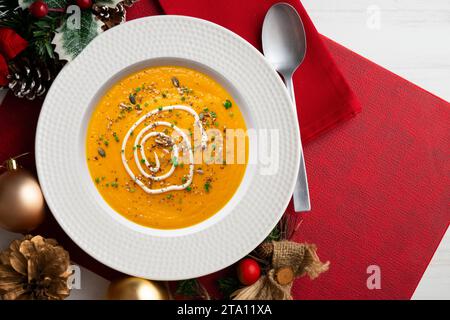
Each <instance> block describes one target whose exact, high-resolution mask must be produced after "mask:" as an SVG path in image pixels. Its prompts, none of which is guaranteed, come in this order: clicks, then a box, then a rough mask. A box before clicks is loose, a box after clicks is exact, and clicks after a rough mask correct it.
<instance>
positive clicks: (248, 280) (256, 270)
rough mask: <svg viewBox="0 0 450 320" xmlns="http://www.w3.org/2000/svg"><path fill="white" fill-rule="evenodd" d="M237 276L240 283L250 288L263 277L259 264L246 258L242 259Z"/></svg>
mask: <svg viewBox="0 0 450 320" xmlns="http://www.w3.org/2000/svg"><path fill="white" fill-rule="evenodd" d="M237 274H238V278H239V281H240V282H241V283H242V284H244V285H246V286H249V285H251V284H254V283H255V282H256V281H258V279H259V276H260V275H261V268H260V267H259V264H258V262H256V261H255V260H253V259H250V258H245V259H242V260H241V261H240V262H239V264H238V267H237Z"/></svg>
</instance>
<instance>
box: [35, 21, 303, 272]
mask: <svg viewBox="0 0 450 320" xmlns="http://www.w3.org/2000/svg"><path fill="white" fill-rule="evenodd" d="M169 64H171V65H173V64H178V65H182V66H188V67H191V68H195V69H197V70H199V71H202V72H204V73H207V74H209V75H211V76H212V77H214V78H215V79H216V80H217V81H219V82H220V83H221V84H222V85H224V86H225V87H226V88H227V89H228V90H229V92H230V93H231V94H232V95H233V97H234V98H235V100H236V101H237V103H238V104H239V105H240V107H241V110H242V112H243V114H244V117H245V119H246V122H247V126H248V127H249V128H254V129H274V130H276V131H278V133H279V141H280V143H279V159H280V161H279V166H278V169H277V170H276V172H275V174H269V175H267V174H266V175H263V174H261V170H262V169H263V165H262V164H260V163H258V161H256V160H257V149H258V148H257V147H256V146H257V143H256V139H255V138H253V137H251V138H250V154H249V161H250V162H251V163H250V164H249V165H248V168H247V170H246V173H245V177H244V180H243V182H242V184H241V186H240V187H239V189H238V191H237V192H236V194H235V196H234V197H233V198H232V200H231V201H230V202H229V203H228V204H227V205H226V206H225V207H224V208H223V209H222V210H221V211H220V212H219V213H217V214H216V215H214V216H213V217H212V218H210V219H208V220H206V221H204V222H202V223H200V224H198V225H195V226H193V227H189V228H185V229H179V230H156V229H151V228H145V227H142V226H138V225H136V224H134V223H132V222H130V221H128V220H126V219H125V218H123V217H122V216H121V215H119V214H118V213H116V212H115V211H114V210H113V209H111V208H110V207H109V206H108V205H107V204H106V202H105V201H104V200H103V199H102V198H101V196H100V195H99V193H98V192H97V190H96V188H95V186H94V184H93V182H92V180H91V178H90V176H89V172H88V168H87V163H86V151H85V138H86V127H87V122H88V120H89V118H90V115H91V113H92V109H93V107H94V106H95V104H96V102H97V101H98V99H99V97H100V96H101V95H102V94H103V93H104V92H105V90H107V89H108V88H109V87H110V86H111V85H112V84H113V83H115V82H116V81H117V80H119V79H120V78H122V77H123V76H125V75H127V74H129V73H130V72H134V71H136V70H139V69H142V68H145V67H147V66H152V65H169ZM290 103H291V102H290V100H289V97H288V95H287V92H286V90H285V88H284V85H283V83H282V81H281V79H280V78H279V76H278V75H277V73H276V72H275V71H274V70H273V69H272V68H271V67H270V65H269V64H268V63H267V62H266V61H265V60H264V58H263V56H262V55H261V54H260V53H259V52H258V51H257V50H256V49H255V48H253V47H252V46H251V45H250V44H248V43H247V42H246V41H244V40H243V39H242V38H240V37H239V36H237V35H236V34H234V33H232V32H231V31H228V30H226V29H224V28H222V27H220V26H218V25H215V24H213V23H210V22H207V21H204V20H199V19H194V18H189V17H182V16H157V17H149V18H144V19H139V20H135V21H131V22H128V23H125V24H124V25H121V26H118V27H115V28H113V29H112V30H109V31H107V32H105V33H103V34H102V35H100V36H99V37H97V38H96V39H95V40H94V41H92V43H91V44H89V46H88V47H87V48H86V49H85V50H83V52H82V53H81V54H80V55H79V56H78V57H77V58H76V59H75V60H74V61H72V62H71V63H70V64H68V65H67V66H66V67H65V68H64V69H63V70H62V71H61V73H60V74H59V76H58V77H57V79H56V80H55V82H54V84H53V85H52V87H51V89H50V91H49V92H48V94H47V97H46V99H45V103H44V106H43V108H42V112H41V115H40V118H39V124H38V129H37V135H36V163H37V170H38V175H39V181H40V183H41V186H42V189H43V191H44V195H45V198H46V200H47V203H48V205H49V207H50V209H51V211H52V212H53V214H54V216H55V218H56V219H57V221H58V222H59V224H60V225H61V226H62V228H63V229H64V230H65V231H66V233H67V234H68V235H69V236H70V237H71V238H72V239H73V240H74V241H75V242H76V243H77V244H78V245H79V246H80V247H81V248H82V249H83V250H85V251H86V252H87V253H88V254H90V255H91V256H93V257H94V258H96V259H97V260H99V261H100V262H102V263H104V264H106V265H108V266H110V267H112V268H114V269H117V270H119V271H121V272H124V273H127V274H131V275H135V276H140V277H144V278H150V279H155V280H178V279H187V278H194V277H198V276H202V275H205V274H208V273H212V272H214V271H217V270H220V269H223V268H225V267H227V266H228V265H230V264H232V263H234V262H236V261H237V260H239V259H240V258H242V257H243V256H245V255H246V254H247V253H249V252H250V251H252V250H253V249H254V248H255V247H256V246H257V245H258V244H259V243H260V242H261V241H263V240H264V238H265V237H266V236H267V234H268V233H269V232H270V231H271V229H272V228H273V227H274V226H275V224H276V223H277V221H278V220H279V218H280V217H281V215H282V214H283V212H284V210H285V208H286V206H287V204H288V202H289V199H290V197H291V194H292V191H293V188H294V182H295V177H296V174H297V171H298V163H299V152H300V151H299V150H300V144H299V141H300V140H299V131H298V124H297V121H296V119H295V117H294V115H293V111H292V106H291V104H290Z"/></svg>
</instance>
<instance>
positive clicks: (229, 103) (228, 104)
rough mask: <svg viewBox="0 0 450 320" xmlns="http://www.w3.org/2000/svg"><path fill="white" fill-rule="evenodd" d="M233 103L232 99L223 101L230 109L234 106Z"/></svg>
mask: <svg viewBox="0 0 450 320" xmlns="http://www.w3.org/2000/svg"><path fill="white" fill-rule="evenodd" d="M232 105H233V104H232V103H231V101H230V100H228V99H227V100H225V102H224V103H223V106H224V107H225V109H230V108H231V107H232Z"/></svg>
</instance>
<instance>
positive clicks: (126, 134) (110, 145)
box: [86, 66, 248, 229]
mask: <svg viewBox="0 0 450 320" xmlns="http://www.w3.org/2000/svg"><path fill="white" fill-rule="evenodd" d="M245 132H246V125H245V121H244V117H243V115H242V113H241V111H240V110H239V107H238V106H237V105H236V103H235V101H234V100H233V98H232V97H231V96H230V94H229V93H228V92H227V91H226V90H225V89H224V88H223V87H222V86H221V85H220V84H219V83H217V82H216V81H215V80H213V79H212V78H210V77H209V76H207V75H205V74H202V73H200V72H198V71H195V70H192V69H188V68H184V67H178V66H161V67H152V68H148V69H145V70H142V71H139V72H136V73H134V74H131V75H129V76H127V77H126V78H124V79H122V80H120V81H119V82H118V83H116V84H115V85H113V86H112V88H110V89H109V90H108V91H107V92H106V94H105V95H104V96H103V97H102V98H101V99H100V101H99V102H98V105H97V106H96V107H95V109H94V111H93V114H92V118H91V120H90V123H89V126H88V131H87V141H86V150H87V162H88V167H89V171H90V174H91V176H92V179H93V181H94V183H95V185H96V187H97V189H98V191H99V192H100V194H101V195H102V197H103V198H104V199H105V201H106V202H107V203H108V204H109V205H110V206H111V207H112V208H113V209H114V210H116V211H117V212H118V213H119V214H121V215H123V216H124V217H126V218H127V219H129V220H131V221H133V222H135V223H138V224H140V225H143V226H147V227H151V228H158V229H175V228H184V227H188V226H191V225H194V224H196V223H199V222H201V221H203V220H205V219H207V218H209V217H211V216H212V215H214V214H215V213H217V212H218V211H219V210H220V209H221V208H222V207H223V206H224V205H225V204H226V203H227V202H228V201H229V200H230V199H231V197H232V196H233V194H234V193H235V192H236V190H237V188H238V187H239V185H240V183H241V181H242V178H243V176H244V173H245V169H246V165H247V159H248V138H247V136H246V134H245ZM231 133H232V134H231ZM239 138H241V139H239ZM242 139H243V142H242ZM239 140H241V141H239Z"/></svg>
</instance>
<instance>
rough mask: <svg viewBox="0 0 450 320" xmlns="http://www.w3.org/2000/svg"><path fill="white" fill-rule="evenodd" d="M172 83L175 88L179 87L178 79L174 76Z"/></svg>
mask: <svg viewBox="0 0 450 320" xmlns="http://www.w3.org/2000/svg"><path fill="white" fill-rule="evenodd" d="M172 84H173V86H174V87H175V88H179V87H180V81H178V79H177V78H176V77H172Z"/></svg>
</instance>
